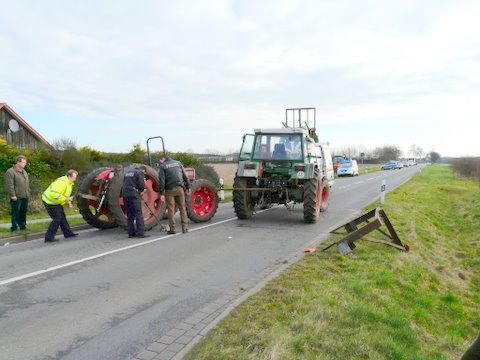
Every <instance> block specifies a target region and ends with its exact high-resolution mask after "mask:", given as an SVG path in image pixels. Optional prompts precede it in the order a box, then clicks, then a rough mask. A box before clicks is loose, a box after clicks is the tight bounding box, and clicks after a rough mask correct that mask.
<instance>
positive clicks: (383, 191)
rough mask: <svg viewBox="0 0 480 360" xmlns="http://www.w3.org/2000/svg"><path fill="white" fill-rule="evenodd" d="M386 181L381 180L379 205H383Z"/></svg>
mask: <svg viewBox="0 0 480 360" xmlns="http://www.w3.org/2000/svg"><path fill="white" fill-rule="evenodd" d="M386 183H387V182H386V180H382V186H381V188H380V204H382V205H383V204H385V189H386Z"/></svg>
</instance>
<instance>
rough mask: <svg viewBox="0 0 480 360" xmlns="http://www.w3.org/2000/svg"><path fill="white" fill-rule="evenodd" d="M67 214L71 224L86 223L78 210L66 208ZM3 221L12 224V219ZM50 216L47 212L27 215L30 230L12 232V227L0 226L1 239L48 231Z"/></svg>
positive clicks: (2, 221)
mask: <svg viewBox="0 0 480 360" xmlns="http://www.w3.org/2000/svg"><path fill="white" fill-rule="evenodd" d="M65 214H66V215H67V218H68V223H69V224H70V225H71V226H75V225H81V224H86V222H85V220H83V218H82V217H81V216H79V214H78V210H77V211H75V209H68V208H66V209H65ZM0 222H1V223H8V224H10V219H2V220H1V221H0ZM50 222H51V220H50V218H49V217H48V214H47V212H46V211H45V212H44V213H37V214H35V215H32V216H30V215H27V228H28V230H21V231H16V232H14V233H12V232H11V231H10V227H0V239H6V238H9V237H12V236H16V235H28V234H33V233H38V232H44V231H47V228H48V226H49V225H50Z"/></svg>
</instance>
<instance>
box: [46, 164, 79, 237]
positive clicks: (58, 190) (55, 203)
mask: <svg viewBox="0 0 480 360" xmlns="http://www.w3.org/2000/svg"><path fill="white" fill-rule="evenodd" d="M77 175H78V172H77V171H76V170H73V169H70V170H68V171H67V174H66V175H65V176H60V177H59V178H58V179H57V180H55V181H54V182H52V183H51V184H50V186H49V187H48V188H47V189H46V190H45V191H44V192H43V194H42V201H43V205H45V208H46V209H47V212H48V215H49V216H50V217H51V218H52V222H51V223H50V226H49V227H48V229H47V232H46V234H45V242H46V243H49V242H55V241H58V239H55V235H56V233H57V230H58V228H59V227H60V229H62V232H63V237H64V238H70V237H74V236H77V235H78V234H76V233H74V232H73V231H72V229H71V228H70V225H69V224H68V221H67V217H66V216H65V211H64V210H63V205H65V204H68V206H69V207H70V208H72V207H73V205H72V200H73V198H72V196H71V195H72V188H73V184H74V183H75V181H76V180H77Z"/></svg>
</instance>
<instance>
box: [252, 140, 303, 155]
mask: <svg viewBox="0 0 480 360" xmlns="http://www.w3.org/2000/svg"><path fill="white" fill-rule="evenodd" d="M253 158H254V159H262V160H263V159H268V160H302V159H303V156H302V136H301V135H300V134H293V135H291V134H258V135H256V137H255V151H254V154H253Z"/></svg>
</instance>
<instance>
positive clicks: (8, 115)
mask: <svg viewBox="0 0 480 360" xmlns="http://www.w3.org/2000/svg"><path fill="white" fill-rule="evenodd" d="M0 135H1V136H2V137H3V138H4V139H5V140H6V141H7V144H9V145H12V146H14V147H16V148H17V149H24V148H36V147H39V146H48V147H51V145H50V143H49V142H48V141H47V140H46V139H45V138H44V137H43V136H42V135H40V134H39V133H38V132H37V131H36V130H35V129H34V128H32V127H31V126H30V125H29V124H28V123H27V122H26V121H25V120H23V119H22V117H21V116H20V115H18V114H17V113H16V112H15V111H13V109H12V108H11V107H10V106H8V105H7V104H6V103H0Z"/></svg>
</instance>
